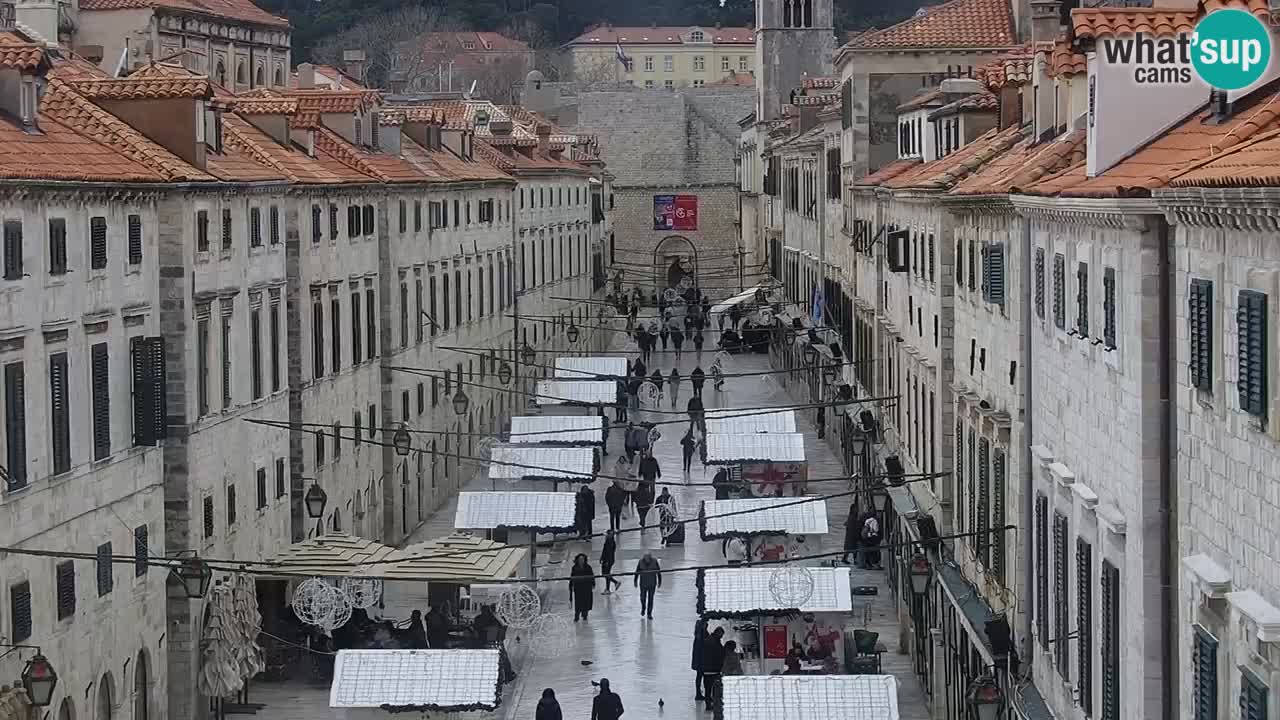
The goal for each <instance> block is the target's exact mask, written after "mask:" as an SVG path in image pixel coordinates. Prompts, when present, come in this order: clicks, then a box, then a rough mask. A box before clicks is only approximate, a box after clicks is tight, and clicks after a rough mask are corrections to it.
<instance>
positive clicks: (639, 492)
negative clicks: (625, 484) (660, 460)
mask: <svg viewBox="0 0 1280 720" xmlns="http://www.w3.org/2000/svg"><path fill="white" fill-rule="evenodd" d="M637 485H638V487H637V488H636V491H635V492H634V493H633V497H634V499H635V503H636V517H637V518H639V519H640V531H641V532H644V528H645V524H646V523H647V522H648V520H649V508H651V507H653V483H652V482H644V481H641V482H639V483H637Z"/></svg>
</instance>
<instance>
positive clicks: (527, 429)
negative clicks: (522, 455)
mask: <svg viewBox="0 0 1280 720" xmlns="http://www.w3.org/2000/svg"><path fill="white" fill-rule="evenodd" d="M604 423H605V419H604V418H603V417H601V416H599V415H521V416H518V417H513V418H511V439H510V440H509V441H508V442H510V443H512V444H513V445H532V444H536V443H545V444H554V445H603V444H604Z"/></svg>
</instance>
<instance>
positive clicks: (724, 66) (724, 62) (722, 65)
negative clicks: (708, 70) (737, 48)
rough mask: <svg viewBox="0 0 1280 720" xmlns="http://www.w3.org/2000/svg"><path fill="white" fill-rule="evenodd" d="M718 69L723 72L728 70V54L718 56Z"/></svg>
mask: <svg viewBox="0 0 1280 720" xmlns="http://www.w3.org/2000/svg"><path fill="white" fill-rule="evenodd" d="M720 69H721V70H722V71H724V72H729V56H728V55H726V56H724V57H722V58H720Z"/></svg>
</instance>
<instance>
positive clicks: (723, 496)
mask: <svg viewBox="0 0 1280 720" xmlns="http://www.w3.org/2000/svg"><path fill="white" fill-rule="evenodd" d="M730 485H732V483H731V482H730V481H729V468H726V467H722V468H720V469H719V470H717V471H716V476H715V477H714V478H712V479H711V486H712V487H714V488H715V489H716V499H717V500H728V499H729V487H730Z"/></svg>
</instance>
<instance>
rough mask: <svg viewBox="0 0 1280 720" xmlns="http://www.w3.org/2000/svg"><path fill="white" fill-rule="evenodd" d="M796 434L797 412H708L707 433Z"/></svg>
mask: <svg viewBox="0 0 1280 720" xmlns="http://www.w3.org/2000/svg"><path fill="white" fill-rule="evenodd" d="M793 432H796V411H795V410H781V411H778V412H764V411H762V410H708V411H707V433H708V434H715V435H755V434H758V433H793Z"/></svg>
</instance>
